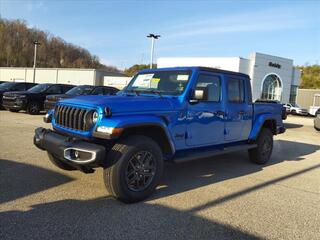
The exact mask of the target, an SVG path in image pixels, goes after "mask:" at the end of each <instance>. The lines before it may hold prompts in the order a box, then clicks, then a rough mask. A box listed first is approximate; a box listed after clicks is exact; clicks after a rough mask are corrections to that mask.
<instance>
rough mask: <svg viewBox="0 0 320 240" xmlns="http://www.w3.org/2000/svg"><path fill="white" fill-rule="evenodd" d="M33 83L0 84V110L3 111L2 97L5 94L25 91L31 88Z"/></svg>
mask: <svg viewBox="0 0 320 240" xmlns="http://www.w3.org/2000/svg"><path fill="white" fill-rule="evenodd" d="M35 85H36V84H35V83H27V82H6V83H1V84H0V109H4V107H3V106H2V97H3V94H4V93H5V92H13V91H26V90H28V89H30V88H32V87H33V86H35Z"/></svg>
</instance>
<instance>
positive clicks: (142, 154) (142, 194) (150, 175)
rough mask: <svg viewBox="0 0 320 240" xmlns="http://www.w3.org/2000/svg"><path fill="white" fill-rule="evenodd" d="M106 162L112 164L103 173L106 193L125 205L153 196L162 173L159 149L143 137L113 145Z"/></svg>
mask: <svg viewBox="0 0 320 240" xmlns="http://www.w3.org/2000/svg"><path fill="white" fill-rule="evenodd" d="M106 161H114V162H113V163H111V166H110V167H108V168H105V169H104V183H105V186H106V188H107V190H108V192H109V193H110V194H111V195H113V196H114V197H116V198H117V199H119V200H121V201H123V202H126V203H131V202H137V201H141V200H143V199H145V198H147V197H148V196H150V195H151V194H152V192H153V191H154V190H155V188H156V187H157V185H158V183H159V180H160V178H161V175H162V171H163V159H162V152H161V149H160V147H159V145H158V144H157V143H156V142H154V141H153V140H152V139H151V138H148V137H145V136H131V137H128V138H126V139H124V140H122V141H120V142H119V143H116V144H115V145H114V146H113V147H112V149H111V150H110V152H109V154H108V157H107V160H106Z"/></svg>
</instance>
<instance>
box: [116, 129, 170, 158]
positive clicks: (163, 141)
mask: <svg viewBox="0 0 320 240" xmlns="http://www.w3.org/2000/svg"><path fill="white" fill-rule="evenodd" d="M123 129H124V130H123V131H122V133H121V135H120V136H119V138H126V137H128V136H132V135H142V136H146V137H149V138H151V139H152V140H154V141H155V142H156V143H157V144H159V146H160V148H161V150H162V152H163V153H164V154H165V155H173V154H174V153H175V147H174V143H173V141H172V140H171V137H170V134H169V132H168V130H167V128H166V127H165V126H163V125H162V124H160V123H140V124H133V125H126V126H124V127H123Z"/></svg>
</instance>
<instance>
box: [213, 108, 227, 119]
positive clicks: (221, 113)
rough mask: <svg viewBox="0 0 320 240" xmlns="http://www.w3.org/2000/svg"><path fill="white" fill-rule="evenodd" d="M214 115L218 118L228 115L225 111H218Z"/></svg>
mask: <svg viewBox="0 0 320 240" xmlns="http://www.w3.org/2000/svg"><path fill="white" fill-rule="evenodd" d="M214 114H215V115H217V116H219V117H224V116H225V114H226V113H225V112H224V111H220V110H218V111H216V112H215V113H214Z"/></svg>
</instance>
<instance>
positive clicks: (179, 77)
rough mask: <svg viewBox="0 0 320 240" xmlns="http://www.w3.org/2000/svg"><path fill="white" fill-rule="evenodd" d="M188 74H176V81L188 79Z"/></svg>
mask: <svg viewBox="0 0 320 240" xmlns="http://www.w3.org/2000/svg"><path fill="white" fill-rule="evenodd" d="M188 79H189V75H178V76H177V81H188Z"/></svg>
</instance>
